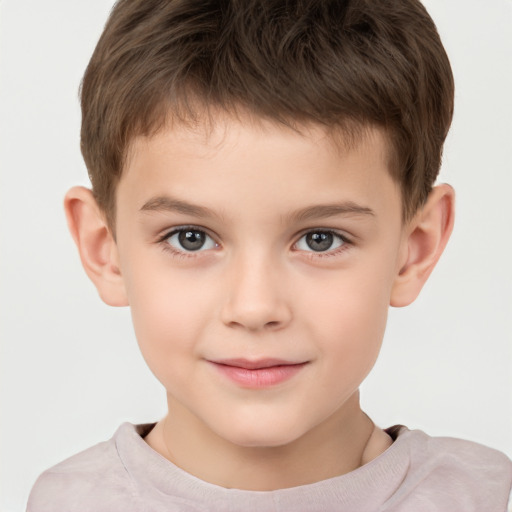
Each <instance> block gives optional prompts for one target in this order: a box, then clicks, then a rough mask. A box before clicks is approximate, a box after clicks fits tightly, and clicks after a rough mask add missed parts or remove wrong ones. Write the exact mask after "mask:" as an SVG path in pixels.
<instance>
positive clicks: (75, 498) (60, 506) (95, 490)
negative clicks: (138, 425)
mask: <svg viewBox="0 0 512 512" xmlns="http://www.w3.org/2000/svg"><path fill="white" fill-rule="evenodd" d="M130 428H134V427H133V426H132V425H130V424H124V425H122V426H121V427H120V428H119V430H118V431H117V432H116V435H114V437H113V438H112V439H110V440H108V441H104V442H102V443H99V444H97V445H95V446H92V447H91V448H88V449H87V450H84V451H83V452H80V453H78V454H76V455H73V456H72V457H70V458H68V459H66V460H64V461H62V462H60V463H59V464H57V465H55V466H53V467H51V468H50V469H47V470H46V471H45V472H44V473H42V474H41V475H40V476H39V478H38V479H37V481H36V483H35V484H34V486H33V488H32V491H31V493H30V496H29V499H28V504H27V512H57V511H59V512H62V511H63V510H66V512H75V511H76V512H78V511H80V512H85V511H89V510H91V511H95V512H99V511H102V510H105V511H109V512H115V511H117V510H133V495H134V490H133V488H132V483H131V480H130V476H129V475H128V473H127V471H126V470H125V468H124V466H123V463H122V461H121V459H120V458H119V455H118V453H117V447H116V436H117V435H118V433H119V432H120V431H121V430H123V429H130ZM130 503H131V507H132V508H130V509H128V508H125V507H126V505H127V504H130Z"/></svg>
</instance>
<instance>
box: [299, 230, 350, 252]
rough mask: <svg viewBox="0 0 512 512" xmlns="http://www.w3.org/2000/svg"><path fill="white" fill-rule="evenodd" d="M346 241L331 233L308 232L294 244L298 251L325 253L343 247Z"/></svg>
mask: <svg viewBox="0 0 512 512" xmlns="http://www.w3.org/2000/svg"><path fill="white" fill-rule="evenodd" d="M346 243H347V240H346V239H345V238H344V237H342V236H341V235H338V234H337V233H334V232H332V231H320V230H319V231H310V232H309V233H306V234H305V235H304V236H302V237H301V238H300V239H299V241H298V242H297V243H296V245H295V246H296V248H297V249H298V250H300V251H313V252H327V251H332V250H334V249H338V248H339V247H341V246H343V245H345V244H346Z"/></svg>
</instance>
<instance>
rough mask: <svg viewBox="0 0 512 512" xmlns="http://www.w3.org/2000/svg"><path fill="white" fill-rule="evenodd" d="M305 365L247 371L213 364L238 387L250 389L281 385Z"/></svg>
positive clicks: (236, 367)
mask: <svg viewBox="0 0 512 512" xmlns="http://www.w3.org/2000/svg"><path fill="white" fill-rule="evenodd" d="M306 364H307V363H302V364H290V365H282V366H270V367H268V368H256V369H254V370H249V369H247V368H240V367H239V366H228V365H225V364H219V363H213V365H214V366H215V367H216V368H217V370H218V371H219V372H220V373H222V374H223V375H225V376H226V377H228V378H229V379H230V380H231V381H233V382H235V383H236V384H238V385H239V386H242V387H244V388H251V389H260V388H268V387H271V386H276V385H277V384H281V383H282V382H285V381H287V380H289V379H291V378H292V377H293V376H294V375H296V374H297V373H299V372H300V371H301V370H302V368H304V366H306Z"/></svg>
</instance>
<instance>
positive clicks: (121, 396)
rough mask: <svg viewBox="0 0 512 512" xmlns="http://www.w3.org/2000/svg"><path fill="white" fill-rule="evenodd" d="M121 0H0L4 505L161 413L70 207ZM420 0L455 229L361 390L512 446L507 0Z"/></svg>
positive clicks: (399, 414)
mask: <svg viewBox="0 0 512 512" xmlns="http://www.w3.org/2000/svg"><path fill="white" fill-rule="evenodd" d="M111 4H112V1H111V0H88V1H76V0H75V1H69V0H45V1H44V2H42V1H40V0H0V23H1V26H0V38H1V39H0V45H1V46H0V48H1V53H0V59H1V61H0V80H1V81H0V86H1V91H0V92H1V103H0V123H1V132H0V164H1V174H0V180H1V181H0V193H1V198H0V244H1V245H0V269H1V275H0V293H1V296H0V329H1V352H0V357H1V379H2V380H1V407H2V410H1V413H2V417H1V435H0V440H1V443H2V447H1V475H0V481H1V486H2V488H1V489H0V496H1V498H0V510H1V511H2V512H11V511H17V510H23V509H24V507H25V502H26V498H27V495H28V492H29V489H30V487H31V485H32V484H33V482H34V480H35V478H36V477H37V475H38V474H39V473H40V472H41V471H43V470H44V469H45V468H47V467H48V466H50V465H53V464H55V463H57V462H58V461H60V460H62V459H63V458H65V457H67V456H69V455H71V454H73V453H76V452H77V451H79V450H82V449H84V448H86V447H88V446H90V445H92V444H94V443H96V442H99V441H101V440H104V439H107V438H109V437H110V436H111V435H112V434H113V432H114V430H115V429H116V428H117V426H118V425H119V424H120V423H121V422H123V421H132V422H149V421H155V420H157V419H159V418H160V417H161V416H162V415H163V414H164V413H165V408H164V405H165V396H164V391H163V388H162V387H161V386H160V384H159V383H158V382H157V381H156V379H155V378H154V377H153V376H152V375H151V373H150V372H149V370H148V369H147V368H146V367H145V363H144V361H143V359H142V357H141V356H140V355H139V352H138V348H137V345H136V341H135V339H134V335H133V334H132V329H131V325H130V317H129V311H128V310H126V309H113V308H109V307H107V306H105V305H104V304H103V303H102V302H101V301H100V299H99V298H98V297H97V294H96V291H95V290H94V288H93V286H92V284H90V283H89V282H88V280H87V279H86V276H85V274H84V272H83V271H82V269H81V266H80V263H79V259H78V255H77V253H76V251H75V248H74V246H73V244H72V241H71V238H70V237H69V235H68V233H67V228H66V225H65V220H64V215H63V211H62V198H63V195H64V193H65V191H66V190H67V189H68V188H69V187H70V186H72V185H74V184H84V185H86V184H87V178H86V171H85V167H84V164H83V162H82V159H81V156H80V152H79V124H80V112H79V106H78V99H77V89H78V84H79V81H80V78H81V75H82V73H83V71H84V69H85V67H86V64H87V62H88V59H89V57H90V55H91V53H92V50H93V48H94V45H95V43H96V41H97V38H98V37H99V35H100V32H101V29H102V26H103V23H104V22H105V20H106V17H107V14H108V12H109V9H110V7H111ZM425 4H426V6H427V8H428V9H429V11H430V12H431V14H432V16H433V18H434V20H435V21H436V23H437V24H438V28H439V31H440V33H441V35H442V38H443V40H444V43H445V46H446V48H447V51H448V53H449V55H450V57H451V60H452V65H453V69H454V73H455V78H456V85H457V93H456V115H455V121H454V124H453V128H452V132H451V134H450V136H449V140H448V142H447V145H446V150H445V158H444V165H443V169H442V174H441V179H442V181H447V182H449V183H451V184H452V185H453V186H454V187H455V189H456V191H457V193H458V205H457V206H458V212H457V221H456V228H455V231H454V234H453V238H452V240H451V242H450V245H449V247H448V249H447V251H446V253H445V255H444V257H443V259H442V260H441V262H440V264H439V266H438V268H437V269H436V271H435V272H434V274H433V275H432V277H431V279H430V281H429V283H427V286H426V287H425V289H424V291H423V294H422V296H421V297H420V298H419V299H418V301H417V302H416V303H415V304H413V305H412V306H411V307H409V308H405V309H403V310H392V311H391V313H390V320H389V326H388V332H387V334H386V338H385V342H384V348H383V350H382V355H381V358H380V360H379V362H378V363H377V366H376V367H375V369H374V372H373V373H372V374H371V376H370V377H369V379H368V380H367V382H366V383H365V384H364V385H363V390H362V391H363V395H362V399H363V406H364V407H365V408H366V410H367V412H368V413H369V414H370V416H371V417H372V418H373V419H374V420H375V421H376V422H377V423H378V424H380V425H381V426H389V425H392V424H395V423H403V424H406V425H408V426H409V427H411V428H421V429H423V430H425V431H427V432H428V433H429V434H431V435H449V436H456V437H462V438H466V439H471V440H474V441H478V442H481V443H484V444H487V445H490V446H493V447H495V448H498V449H500V450H502V451H505V452H506V453H507V454H508V455H509V456H512V399H511V394H512V393H511V390H512V371H511V370H512V326H511V317H512V264H511V262H512V154H511V147H512V100H511V94H512V93H511V91H512V31H511V27H512V2H511V0H490V1H489V2H482V1H481V0H428V1H426V2H425Z"/></svg>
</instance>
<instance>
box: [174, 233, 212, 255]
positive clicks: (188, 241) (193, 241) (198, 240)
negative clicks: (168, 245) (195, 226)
mask: <svg viewBox="0 0 512 512" xmlns="http://www.w3.org/2000/svg"><path fill="white" fill-rule="evenodd" d="M178 240H179V242H180V244H181V246H182V247H183V248H184V249H186V250H187V251H197V250H198V249H201V247H203V245H204V243H205V241H206V237H205V234H204V233H203V232H202V231H197V230H188V231H181V232H180V233H179V234H178Z"/></svg>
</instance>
